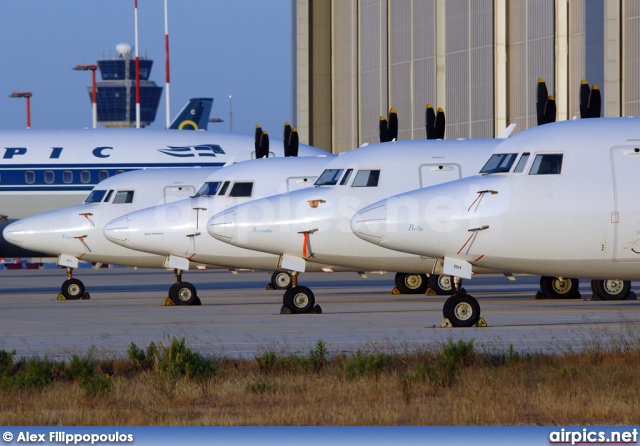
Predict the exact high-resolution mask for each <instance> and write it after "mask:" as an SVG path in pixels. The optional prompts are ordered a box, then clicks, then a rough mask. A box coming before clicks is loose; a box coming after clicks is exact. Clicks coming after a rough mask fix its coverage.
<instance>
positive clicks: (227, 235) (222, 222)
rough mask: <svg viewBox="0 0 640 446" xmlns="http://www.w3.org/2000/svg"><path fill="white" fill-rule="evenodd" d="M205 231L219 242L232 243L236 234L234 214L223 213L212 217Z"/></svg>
mask: <svg viewBox="0 0 640 446" xmlns="http://www.w3.org/2000/svg"><path fill="white" fill-rule="evenodd" d="M207 231H208V232H209V234H211V236H212V237H213V238H215V239H217V240H220V241H221V242H225V243H231V242H233V240H234V239H235V232H236V213H235V212H233V211H225V212H221V213H220V214H216V215H214V216H213V217H211V219H210V220H209V222H208V224H207Z"/></svg>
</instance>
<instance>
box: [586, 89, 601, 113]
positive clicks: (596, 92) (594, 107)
mask: <svg viewBox="0 0 640 446" xmlns="http://www.w3.org/2000/svg"><path fill="white" fill-rule="evenodd" d="M601 100H602V99H601V97H600V89H599V88H598V86H597V85H596V84H593V88H592V89H591V94H590V95H589V104H588V107H587V108H588V109H589V116H588V117H589V118H599V117H600V108H601V106H602V104H601Z"/></svg>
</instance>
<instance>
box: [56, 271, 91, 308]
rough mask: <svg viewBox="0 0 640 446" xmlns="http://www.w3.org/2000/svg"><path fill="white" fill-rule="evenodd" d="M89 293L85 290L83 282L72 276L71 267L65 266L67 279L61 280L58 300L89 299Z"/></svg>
mask: <svg viewBox="0 0 640 446" xmlns="http://www.w3.org/2000/svg"><path fill="white" fill-rule="evenodd" d="M90 298H91V296H89V293H88V292H87V291H86V289H85V286H84V283H82V281H81V280H78V279H74V278H73V268H71V267H67V280H65V281H64V282H62V286H61V287H60V294H58V300H78V299H90Z"/></svg>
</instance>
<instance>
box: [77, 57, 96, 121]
mask: <svg viewBox="0 0 640 446" xmlns="http://www.w3.org/2000/svg"><path fill="white" fill-rule="evenodd" d="M97 69H98V65H96V64H88V65H83V64H78V65H76V66H75V67H73V68H72V70H77V71H91V92H92V93H91V108H92V110H93V128H94V129H95V128H97V127H98V93H97V88H96V70H97Z"/></svg>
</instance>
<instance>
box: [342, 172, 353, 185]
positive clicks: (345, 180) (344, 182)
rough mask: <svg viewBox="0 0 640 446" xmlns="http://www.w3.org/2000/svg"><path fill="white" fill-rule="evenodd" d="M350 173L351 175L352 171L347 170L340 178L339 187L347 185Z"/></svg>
mask: <svg viewBox="0 0 640 446" xmlns="http://www.w3.org/2000/svg"><path fill="white" fill-rule="evenodd" d="M352 173H353V169H347V172H346V173H345V174H344V176H343V177H342V181H340V186H344V185H345V184H347V182H348V181H349V177H351V174H352Z"/></svg>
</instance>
